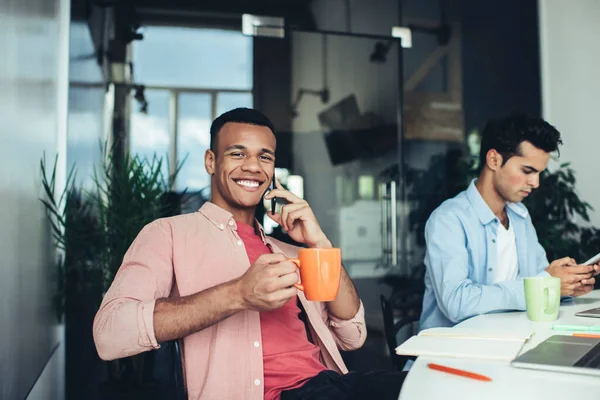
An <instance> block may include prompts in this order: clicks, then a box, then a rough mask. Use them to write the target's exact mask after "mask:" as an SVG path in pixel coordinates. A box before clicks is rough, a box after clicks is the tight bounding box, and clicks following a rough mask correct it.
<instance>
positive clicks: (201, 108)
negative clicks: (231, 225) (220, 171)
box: [130, 26, 253, 195]
mask: <svg viewBox="0 0 600 400" xmlns="http://www.w3.org/2000/svg"><path fill="white" fill-rule="evenodd" d="M132 46H133V49H132V61H133V67H134V69H133V72H134V79H135V82H136V84H140V85H144V86H145V87H146V90H145V97H146V100H147V102H148V108H147V111H146V112H145V113H143V112H142V111H140V106H139V104H138V103H137V101H136V100H134V99H133V98H132V100H131V108H130V109H131V124H130V151H131V152H132V153H137V154H141V155H143V156H144V157H150V158H151V157H152V155H153V154H155V153H156V154H157V155H158V156H165V155H167V154H169V155H171V158H173V157H172V156H173V155H175V158H176V159H175V160H173V159H169V166H170V169H171V171H173V169H174V168H175V166H176V165H177V164H178V163H180V162H182V161H183V160H185V163H184V164H183V167H182V168H181V170H180V172H179V175H178V177H177V180H176V182H175V189H176V190H177V191H182V190H184V189H187V190H188V191H189V192H195V191H200V190H203V191H204V194H206V195H208V193H207V187H208V185H209V183H210V178H209V176H208V174H207V173H206V170H205V169H204V153H205V151H206V150H207V149H208V147H209V145H210V132H209V130H210V124H211V122H212V120H213V119H215V118H216V117H217V116H218V115H220V114H222V113H223V112H225V111H227V110H231V109H232V108H236V107H252V105H253V97H252V73H253V71H252V38H250V37H246V36H243V35H242V34H241V32H237V31H228V30H218V29H200V28H184V27H167V26H151V27H148V28H146V30H145V32H144V39H143V40H142V41H139V42H134V43H133V45H132ZM165 168H166V166H165ZM164 172H165V173H166V170H165V171H164Z"/></svg>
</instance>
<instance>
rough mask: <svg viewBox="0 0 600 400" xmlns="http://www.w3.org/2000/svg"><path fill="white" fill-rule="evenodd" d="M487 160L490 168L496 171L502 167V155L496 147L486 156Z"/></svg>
mask: <svg viewBox="0 0 600 400" xmlns="http://www.w3.org/2000/svg"><path fill="white" fill-rule="evenodd" d="M485 161H486V164H487V166H488V168H489V169H491V170H492V171H496V170H497V169H499V168H502V155H501V154H500V153H498V152H497V151H496V150H494V149H490V150H489V151H488V152H487V155H486V156H485Z"/></svg>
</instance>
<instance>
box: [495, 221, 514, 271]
mask: <svg viewBox="0 0 600 400" xmlns="http://www.w3.org/2000/svg"><path fill="white" fill-rule="evenodd" d="M518 273H519V262H518V259H517V243H516V242H515V231H514V230H513V224H512V222H510V219H509V220H508V229H506V228H505V227H504V225H502V224H498V235H497V236H496V271H495V274H494V283H498V282H502V281H511V280H515V279H517V275H518Z"/></svg>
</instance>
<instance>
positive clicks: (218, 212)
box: [198, 201, 266, 243]
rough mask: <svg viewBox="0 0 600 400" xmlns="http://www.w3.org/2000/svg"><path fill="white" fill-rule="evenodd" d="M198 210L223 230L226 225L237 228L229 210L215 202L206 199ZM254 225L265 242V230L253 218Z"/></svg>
mask: <svg viewBox="0 0 600 400" xmlns="http://www.w3.org/2000/svg"><path fill="white" fill-rule="evenodd" d="M198 212H199V213H201V214H202V215H204V216H205V217H206V218H207V219H208V220H209V221H210V222H212V223H213V225H215V226H216V227H217V228H219V229H220V230H224V229H225V228H226V227H227V226H231V228H232V229H234V230H237V223H236V222H235V220H234V219H233V215H232V214H231V213H230V212H229V211H227V210H224V209H222V208H221V207H219V206H218V205H216V204H215V203H211V202H210V201H207V202H206V203H204V204H203V205H202V207H200V209H199V210H198ZM254 227H255V228H256V230H257V234H258V235H259V236H260V238H261V239H262V241H263V242H265V243H266V235H265V230H264V228H263V226H262V225H261V224H260V223H259V222H258V220H257V219H254Z"/></svg>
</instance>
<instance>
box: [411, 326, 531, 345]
mask: <svg viewBox="0 0 600 400" xmlns="http://www.w3.org/2000/svg"><path fill="white" fill-rule="evenodd" d="M419 335H420V336H448V337H458V338H465V339H496V340H520V341H523V342H524V341H526V340H528V339H529V338H531V336H532V335H533V332H532V331H530V330H510V331H509V330H505V331H503V330H497V329H470V328H430V329H425V330H422V331H421V332H419Z"/></svg>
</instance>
